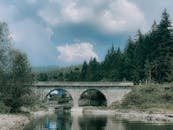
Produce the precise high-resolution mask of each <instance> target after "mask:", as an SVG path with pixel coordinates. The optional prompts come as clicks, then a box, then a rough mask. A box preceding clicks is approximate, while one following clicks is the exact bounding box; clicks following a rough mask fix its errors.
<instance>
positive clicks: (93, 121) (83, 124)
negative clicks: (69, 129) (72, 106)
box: [79, 116, 107, 130]
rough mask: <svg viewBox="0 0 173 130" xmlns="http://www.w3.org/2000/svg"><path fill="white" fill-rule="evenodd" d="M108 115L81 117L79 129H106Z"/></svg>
mask: <svg viewBox="0 0 173 130" xmlns="http://www.w3.org/2000/svg"><path fill="white" fill-rule="evenodd" d="M106 123H107V117H99V118H98V117H93V116H86V117H79V126H80V129H79V130H105V126H106Z"/></svg>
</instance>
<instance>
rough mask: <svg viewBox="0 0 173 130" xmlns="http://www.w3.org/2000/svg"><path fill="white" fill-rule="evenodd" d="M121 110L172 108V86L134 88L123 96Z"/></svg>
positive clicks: (157, 85) (153, 85) (155, 85)
mask: <svg viewBox="0 0 173 130" xmlns="http://www.w3.org/2000/svg"><path fill="white" fill-rule="evenodd" d="M121 107H122V108H139V109H147V108H168V109H169V108H173V85H172V84H151V85H143V86H136V87H135V88H134V89H133V90H132V91H131V92H130V93H129V94H127V95H126V96H125V98H124V99H123V101H122V103H121Z"/></svg>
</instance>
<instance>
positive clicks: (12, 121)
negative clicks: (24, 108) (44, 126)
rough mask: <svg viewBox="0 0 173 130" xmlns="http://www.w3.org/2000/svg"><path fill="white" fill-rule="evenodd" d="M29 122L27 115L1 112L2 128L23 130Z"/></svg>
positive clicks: (1, 129)
mask: <svg viewBox="0 0 173 130" xmlns="http://www.w3.org/2000/svg"><path fill="white" fill-rule="evenodd" d="M27 123H29V119H28V117H27V116H25V115H8V114H0V130H22V129H23V128H24V126H25V125H26V124H27Z"/></svg>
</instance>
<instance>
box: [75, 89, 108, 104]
mask: <svg viewBox="0 0 173 130" xmlns="http://www.w3.org/2000/svg"><path fill="white" fill-rule="evenodd" d="M86 101H88V102H86ZM82 102H83V103H82ZM107 102H108V99H107V96H106V95H105V92H103V91H102V90H99V89H96V88H88V89H86V90H84V91H82V92H81V93H80V95H79V99H78V105H79V106H85V103H86V104H87V103H88V105H91V106H107Z"/></svg>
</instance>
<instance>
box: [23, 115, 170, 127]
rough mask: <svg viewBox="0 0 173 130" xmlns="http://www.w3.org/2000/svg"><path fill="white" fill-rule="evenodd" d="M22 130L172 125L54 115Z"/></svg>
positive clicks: (33, 122)
mask: <svg viewBox="0 0 173 130" xmlns="http://www.w3.org/2000/svg"><path fill="white" fill-rule="evenodd" d="M24 130H173V124H152V123H142V122H130V121H119V120H117V119H116V118H115V117H113V116H86V115H80V116H79V115H76V114H74V115H71V114H70V113H56V114H54V115H49V116H46V117H44V118H40V119H37V120H33V121H32V122H31V123H30V124H29V125H28V126H26V128H25V129H24Z"/></svg>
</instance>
